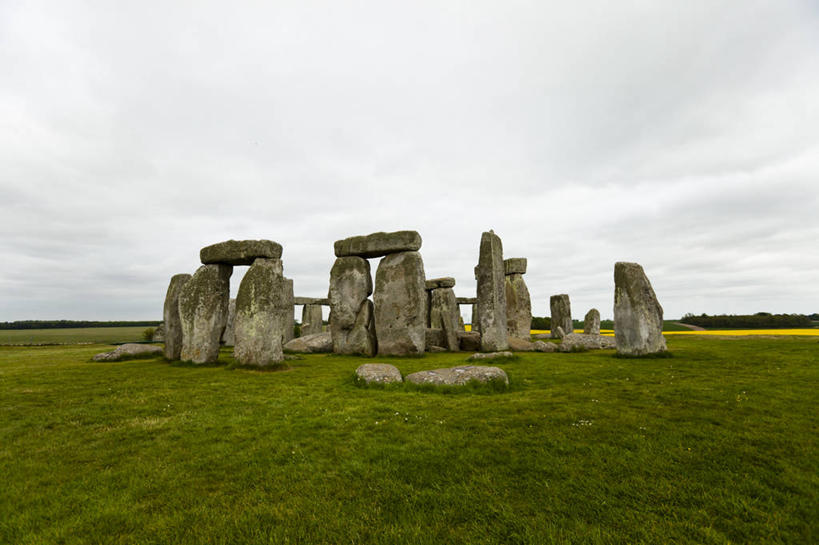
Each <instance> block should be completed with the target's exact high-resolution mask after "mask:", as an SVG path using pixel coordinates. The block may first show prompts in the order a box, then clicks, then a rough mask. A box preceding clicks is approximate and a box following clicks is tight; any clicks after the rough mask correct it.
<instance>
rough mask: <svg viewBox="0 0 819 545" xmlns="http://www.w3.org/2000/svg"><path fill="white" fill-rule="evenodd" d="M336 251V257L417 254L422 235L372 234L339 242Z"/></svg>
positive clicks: (414, 232)
mask: <svg viewBox="0 0 819 545" xmlns="http://www.w3.org/2000/svg"><path fill="white" fill-rule="evenodd" d="M333 246H334V250H335V253H336V257H346V256H358V257H366V258H370V257H382V256H385V255H389V254H395V253H399V252H415V251H417V250H420V249H421V235H419V234H418V231H396V232H394V233H383V232H382V233H372V234H371V235H365V236H358V237H350V238H345V239H343V240H337V241H336V242H335V244H334V245H333Z"/></svg>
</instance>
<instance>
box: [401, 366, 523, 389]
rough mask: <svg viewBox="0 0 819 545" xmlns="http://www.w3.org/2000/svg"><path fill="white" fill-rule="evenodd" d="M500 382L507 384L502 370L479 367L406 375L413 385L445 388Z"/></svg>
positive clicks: (434, 370)
mask: <svg viewBox="0 0 819 545" xmlns="http://www.w3.org/2000/svg"><path fill="white" fill-rule="evenodd" d="M496 380H497V381H502V382H503V383H504V384H509V377H508V376H507V375H506V372H505V371H504V370H503V369H499V368H498V367H486V366H480V365H464V366H461V367H452V368H449V369H433V370H431V371H418V372H417V373H412V374H411V375H407V377H406V381H407V382H412V383H413V384H437V385H445V386H464V385H466V384H468V383H470V382H473V381H475V382H492V381H496Z"/></svg>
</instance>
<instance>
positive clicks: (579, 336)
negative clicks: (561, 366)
mask: <svg viewBox="0 0 819 545" xmlns="http://www.w3.org/2000/svg"><path fill="white" fill-rule="evenodd" d="M604 348H616V343H615V341H614V339H613V338H611V337H604V336H603V335H586V334H585V333H569V334H568V335H566V336H565V337H563V340H562V341H561V342H560V344H559V345H558V347H557V349H558V350H559V351H560V352H578V351H582V350H600V349H604Z"/></svg>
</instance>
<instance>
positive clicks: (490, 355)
mask: <svg viewBox="0 0 819 545" xmlns="http://www.w3.org/2000/svg"><path fill="white" fill-rule="evenodd" d="M514 357H515V355H514V354H513V353H511V352H509V351H508V350H504V351H503V352H478V353H477V354H472V355H471V356H469V358H467V361H482V360H494V359H501V358H514Z"/></svg>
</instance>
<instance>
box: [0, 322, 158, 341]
mask: <svg viewBox="0 0 819 545" xmlns="http://www.w3.org/2000/svg"><path fill="white" fill-rule="evenodd" d="M146 329H147V326H137V327H78V328H67V329H2V330H0V345H3V344H74V343H125V342H133V341H141V340H142V332H143V331H145V330H146Z"/></svg>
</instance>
